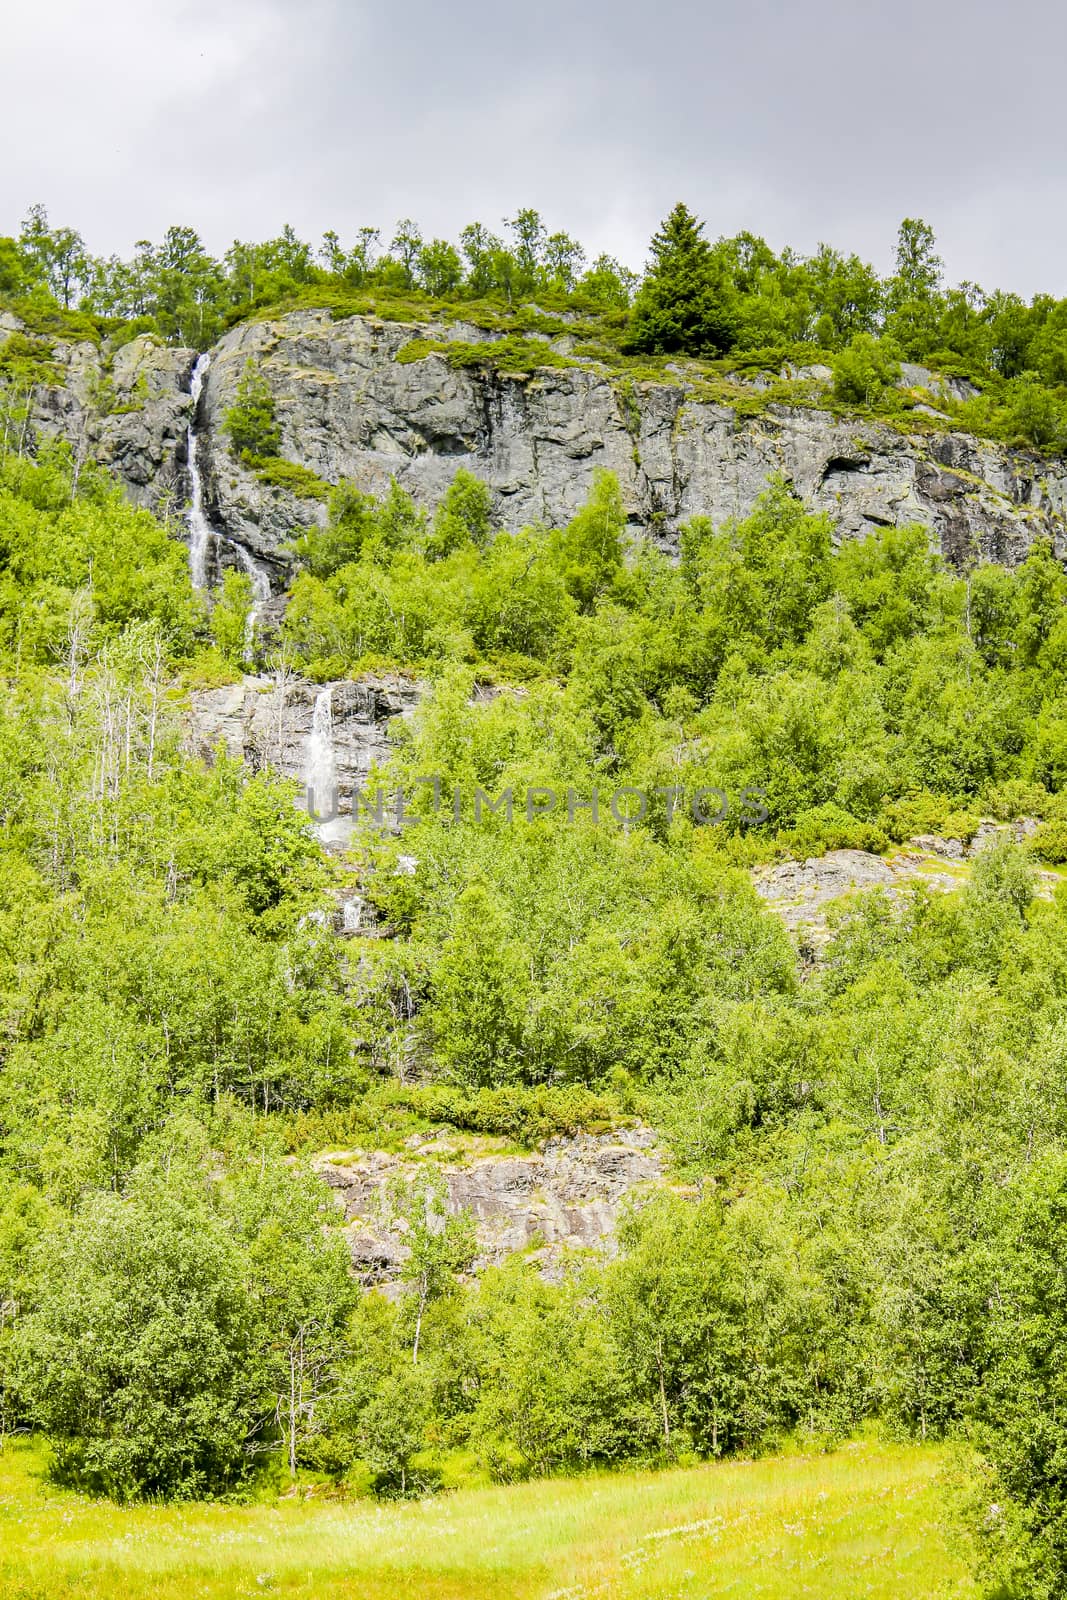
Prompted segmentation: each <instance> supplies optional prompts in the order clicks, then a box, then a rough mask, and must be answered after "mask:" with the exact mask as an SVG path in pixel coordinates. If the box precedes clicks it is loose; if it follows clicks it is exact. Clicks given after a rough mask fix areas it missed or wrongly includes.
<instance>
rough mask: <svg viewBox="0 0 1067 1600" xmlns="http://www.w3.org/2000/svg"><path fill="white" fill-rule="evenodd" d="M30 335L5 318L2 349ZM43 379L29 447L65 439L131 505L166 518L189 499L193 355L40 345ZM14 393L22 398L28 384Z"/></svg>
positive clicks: (146, 344) (0, 321)
mask: <svg viewBox="0 0 1067 1600" xmlns="http://www.w3.org/2000/svg"><path fill="white" fill-rule="evenodd" d="M12 335H17V336H19V337H20V338H24V337H25V334H24V330H23V328H22V324H21V323H20V322H19V321H18V319H17V318H16V317H14V316H12V315H11V313H10V312H0V350H2V348H3V346H4V344H5V343H6V342H7V340H8V339H9V338H10V337H11V336H12ZM34 348H36V349H38V350H39V351H40V356H41V360H42V363H43V364H44V367H45V376H44V377H43V378H41V380H40V381H38V382H36V383H34V384H33V387H32V390H31V391H30V394H29V417H28V427H27V434H28V436H29V439H30V441H31V442H39V441H42V440H46V439H50V438H55V437H59V438H63V439H67V440H68V441H69V442H70V444H71V446H72V448H73V450H74V452H75V456H76V457H77V458H80V459H82V460H94V461H99V462H100V463H102V464H103V465H104V466H107V467H109V468H111V470H112V471H113V472H114V473H115V475H116V476H117V477H118V478H119V480H120V482H121V483H123V485H124V486H125V488H126V490H127V491H128V493H129V495H130V497H131V499H133V500H135V501H136V502H137V504H138V505H143V506H148V507H149V508H150V509H151V510H153V511H158V512H161V513H166V512H168V511H169V512H178V511H180V510H181V508H182V506H183V504H184V502H185V500H186V498H187V495H188V489H187V483H186V473H185V441H186V433H187V431H188V427H189V414H190V410H191V400H190V396H189V384H190V379H191V374H192V369H193V362H194V360H195V359H196V352H195V351H193V350H181V349H174V348H171V347H168V346H165V345H161V344H160V343H159V342H158V341H157V340H155V339H152V338H149V337H147V336H144V335H142V336H141V337H140V338H137V339H132V340H131V341H130V342H129V343H128V344H124V345H122V346H120V348H119V349H117V350H114V351H112V350H110V349H109V348H108V346H107V345H106V344H104V345H98V344H95V343H93V342H91V341H90V340H87V339H86V340H79V341H67V340H62V339H60V340H48V341H44V342H39V343H37V342H35V345H34ZM14 389H15V391H16V393H17V394H18V396H19V398H20V399H21V398H22V393H23V386H22V384H21V383H19V382H18V381H16V383H15V385H14Z"/></svg>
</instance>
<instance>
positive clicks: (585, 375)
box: [0, 310, 1067, 574]
mask: <svg viewBox="0 0 1067 1600" xmlns="http://www.w3.org/2000/svg"><path fill="white" fill-rule="evenodd" d="M18 326H19V325H18V324H17V322H16V321H15V319H14V318H12V317H10V316H9V315H6V314H5V315H3V316H0V342H2V340H3V339H4V338H6V337H7V336H8V334H9V333H11V332H14V331H17V329H18ZM426 337H429V338H431V339H433V340H436V341H439V342H440V341H449V340H459V341H463V342H465V343H475V342H479V341H486V340H488V339H490V338H491V337H492V336H490V335H488V334H487V333H485V332H484V330H481V329H478V328H476V327H473V326H470V325H466V324H463V323H451V324H430V325H425V326H422V325H418V326H417V325H414V324H411V325H406V324H399V323H386V322H379V321H377V320H375V319H374V318H372V317H347V318H343V319H340V320H337V321H334V320H333V319H332V318H331V316H330V314H329V313H328V312H326V311H313V310H303V311H294V312H290V313H288V314H287V315H285V316H282V317H278V318H274V319H268V320H262V321H259V322H251V323H246V324H243V325H242V326H240V327H237V328H234V329H232V330H231V331H230V332H229V333H227V334H226V335H225V336H224V337H223V338H222V339H221V340H220V341H219V342H218V344H217V345H216V346H215V347H214V349H213V350H212V352H211V363H210V368H209V370H208V373H207V377H206V381H205V383H204V387H203V392H202V396H201V402H200V413H199V426H200V428H201V429H202V444H201V459H202V462H203V465H204V469H205V478H206V483H205V491H206V492H205V506H206V509H207V511H208V513H209V515H210V517H211V519H212V521H213V522H214V523H215V524H216V525H217V526H218V527H219V529H220V530H221V532H222V533H223V535H224V536H225V538H226V539H228V540H231V541H236V542H237V543H238V544H239V545H243V546H244V547H245V548H246V549H247V550H249V551H251V552H252V553H253V555H255V556H256V557H257V558H258V559H260V560H261V561H265V562H267V563H268V564H269V565H271V566H272V567H273V568H274V570H275V572H276V574H280V572H281V571H282V569H283V568H284V567H285V566H286V565H287V563H288V561H289V559H290V558H289V557H288V555H287V554H286V552H285V550H284V549H283V548H282V547H283V546H284V545H285V544H286V543H287V541H288V540H289V539H291V537H292V535H293V533H294V532H296V531H298V530H299V529H300V528H301V527H309V526H312V525H313V524H315V523H317V522H321V521H322V520H323V518H324V516H325V508H324V506H323V504H322V502H321V501H319V500H315V499H302V498H300V497H298V496H294V495H293V494H291V493H289V492H287V491H283V490H279V489H273V488H270V487H267V486H266V485H264V484H263V483H262V482H260V481H259V479H257V478H256V477H255V475H254V474H253V473H251V472H249V471H248V470H247V469H246V468H245V467H243V466H242V465H241V464H240V463H238V462H236V461H235V460H234V458H233V457H232V455H231V454H230V452H229V450H228V449H227V447H226V445H225V442H224V440H223V438H222V433H221V428H222V422H223V418H224V416H225V413H226V410H227V408H228V407H229V406H230V405H232V404H233V402H234V399H235V397H236V391H237V386H238V384H239V383H240V380H241V376H242V374H243V372H244V370H245V366H246V364H247V363H248V362H251V363H252V364H253V366H254V367H255V368H256V369H257V370H258V371H259V372H261V373H262V374H263V376H264V377H265V378H266V380H267V382H268V383H269V385H270V388H271V390H272V393H273V395H274V399H275V406H276V411H277V416H278V421H279V424H280V426H281V430H282V437H283V453H284V455H285V456H286V458H287V459H289V460H290V461H292V462H294V463H296V464H299V465H301V466H304V467H306V468H308V469H309V470H310V471H312V472H314V473H315V474H316V475H317V476H318V477H319V478H321V479H323V480H324V481H325V482H327V483H336V482H337V481H338V480H339V479H341V478H348V479H350V480H352V481H353V482H354V483H355V484H357V485H358V486H359V487H360V488H361V489H363V490H365V491H367V492H369V493H374V494H381V493H383V492H384V491H385V490H386V489H387V488H388V485H389V482H390V479H392V478H393V477H396V478H397V479H398V480H399V482H400V483H401V484H402V485H403V486H404V487H405V488H406V489H407V490H408V491H409V492H410V493H411V494H412V495H413V496H414V497H415V499H416V500H417V501H419V502H420V503H422V504H425V505H427V506H430V505H434V504H436V502H437V501H438V500H439V498H440V496H441V495H442V494H443V493H444V491H445V490H446V489H447V487H448V485H449V483H450V482H451V481H452V478H453V476H454V474H455V472H456V469H457V467H459V466H465V467H467V468H468V469H469V470H470V471H471V472H473V473H474V474H475V475H476V476H478V477H480V478H482V479H483V480H484V481H485V482H486V483H487V484H488V485H489V486H490V488H491V489H492V491H493V495H494V501H495V509H496V515H497V519H498V521H499V522H500V524H501V525H502V526H504V527H507V528H511V529H514V528H517V527H519V526H521V525H523V524H525V523H530V522H538V521H543V522H546V523H549V524H553V525H559V524H561V523H564V522H566V521H567V520H568V519H569V518H570V517H571V516H573V514H574V513H575V511H576V510H577V509H578V508H579V507H580V506H581V505H582V503H583V502H584V500H585V498H586V496H587V494H588V492H589V488H590V486H591V484H592V480H593V474H594V472H595V471H596V469H597V468H599V467H603V468H608V469H610V470H611V471H613V472H614V473H616V475H617V476H618V479H619V482H620V484H621V486H622V492H623V496H624V501H625V504H626V506H627V510H628V513H629V516H630V519H631V523H632V525H633V527H634V528H641V529H644V530H646V531H648V532H649V533H651V534H652V535H653V536H654V537H655V538H656V539H658V540H659V541H660V542H661V543H662V544H663V545H664V546H665V547H666V548H668V549H671V548H673V546H674V542H675V535H676V532H677V529H678V527H679V526H680V524H682V523H683V522H685V521H686V520H687V519H688V518H690V517H692V516H696V515H703V516H708V517H710V518H711V519H712V520H713V522H715V523H722V522H723V521H725V520H726V519H728V518H730V517H739V516H744V515H746V514H747V513H748V512H749V511H750V510H751V508H752V506H753V505H754V503H755V501H756V499H757V498H758V496H759V495H760V494H761V493H762V492H763V490H764V488H765V487H766V483H767V479H768V477H769V476H770V475H771V474H774V473H781V474H783V475H784V476H785V478H786V479H787V480H788V481H789V482H790V483H791V484H792V486H793V488H794V489H795V491H796V492H797V494H798V495H800V497H801V498H802V499H803V500H804V501H805V502H806V503H807V504H808V505H809V506H811V507H813V508H814V509H817V510H824V511H827V512H828V513H829V514H830V515H831V516H832V517H833V519H834V522H835V525H836V527H837V529H838V531H839V533H840V535H841V536H842V537H855V536H862V535H863V534H865V533H868V532H870V531H871V530H872V529H876V528H878V527H884V526H896V525H903V524H905V523H913V522H914V523H919V524H921V525H923V526H924V527H926V528H927V529H928V530H929V532H930V538H931V542H932V544H933V545H934V546H935V547H936V548H938V549H940V550H941V551H942V552H943V553H944V554H945V556H946V557H947V558H948V559H949V560H950V561H953V562H960V561H962V560H964V559H970V558H973V557H974V556H976V555H981V556H984V557H986V558H989V559H993V560H997V561H1002V562H1005V563H1007V564H1014V563H1015V562H1017V561H1018V560H1020V559H1021V558H1022V557H1023V556H1024V555H1025V553H1026V551H1027V549H1028V548H1029V546H1030V545H1031V544H1032V542H1033V540H1034V538H1035V537H1037V536H1039V535H1043V536H1048V537H1051V538H1052V539H1053V540H1054V542H1055V545H1056V548H1057V551H1058V552H1059V553H1060V554H1061V555H1064V554H1067V463H1063V462H1049V461H1046V460H1044V459H1042V458H1040V457H1037V456H1035V455H1032V454H1030V453H1027V452H1025V451H1018V450H1010V449H1007V448H1005V447H1003V446H1000V445H996V444H989V443H984V442H982V441H979V440H976V439H974V438H971V437H970V436H968V435H965V434H961V433H951V432H949V433H942V434H938V435H916V436H905V435H904V434H901V433H900V432H898V431H896V430H895V429H891V428H887V427H884V426H881V425H879V424H874V423H868V422H861V421H858V420H855V419H845V420H838V419H836V418H835V417H834V416H833V415H832V414H831V413H830V412H829V411H821V410H811V409H805V408H800V407H795V406H794V407H790V406H785V405H774V406H771V407H769V408H768V409H767V410H766V411H764V412H763V413H762V414H761V415H759V416H756V417H742V416H739V415H738V414H737V412H736V411H735V410H734V409H732V408H731V407H729V406H726V405H717V404H712V403H710V402H708V401H707V400H703V399H701V398H700V397H699V392H698V391H696V390H694V389H693V388H692V386H690V385H687V383H686V381H685V378H684V375H683V374H682V372H681V369H679V377H678V381H677V383H672V384H663V383H655V384H652V383H647V384H636V385H633V386H632V387H631V390H630V392H629V393H628V395H627V396H626V398H625V400H624V399H623V397H622V396H621V395H620V393H619V392H618V390H617V388H616V387H615V386H614V385H613V383H612V382H611V381H610V379H609V378H608V377H607V376H606V375H605V374H604V373H603V372H601V371H600V370H598V369H597V368H595V367H594V366H592V365H587V366H576V367H573V368H566V369H554V368H542V369H540V370H538V371H536V372H534V373H532V374H530V375H527V376H523V375H508V374H498V373H492V372H487V371H482V370H475V369H465V370H460V371H453V369H452V368H451V367H450V366H449V365H448V362H447V361H446V360H445V359H444V357H443V356H442V355H441V354H440V353H429V354H425V355H424V356H423V357H422V359H419V360H414V361H410V362H405V361H398V360H397V357H398V355H399V354H400V352H401V351H402V350H403V349H404V347H405V346H406V345H409V344H410V343H411V341H412V340H413V339H414V338H426ZM556 347H557V348H562V346H561V345H560V342H559V341H557V342H556ZM52 359H53V360H54V362H55V363H56V365H57V367H58V369H59V370H60V372H61V375H62V380H63V381H62V383H61V384H59V385H58V386H54V387H48V388H46V387H44V386H39V387H38V389H37V390H36V391H35V396H34V406H33V427H34V430H35V432H36V433H37V434H38V435H40V436H47V435H49V434H61V435H64V436H65V437H67V438H69V439H70V440H71V441H72V442H73V443H74V444H75V447H76V448H78V449H81V450H83V451H85V452H88V453H89V454H90V455H92V456H95V457H97V458H98V459H100V460H102V461H106V462H107V463H108V464H109V465H111V466H112V467H113V468H114V470H115V471H116V473H117V474H118V476H119V477H120V479H121V480H122V482H123V483H124V484H125V485H126V487H127V489H128V491H129V492H130V494H131V495H132V496H133V497H134V498H135V499H136V500H138V502H139V503H141V504H146V505H150V506H152V507H153V508H157V509H158V508H166V507H167V506H168V505H169V506H172V507H176V508H177V507H180V506H181V505H182V504H183V503H184V502H185V501H186V500H187V499H188V495H189V484H188V473H187V470H186V448H185V434H186V429H187V426H188V420H189V409H190V404H191V402H190V399H189V381H190V374H191V370H192V365H193V359H194V352H193V351H190V350H175V349H167V348H164V347H161V346H159V345H157V344H155V342H154V341H153V340H152V339H150V338H147V337H142V338H140V339H135V340H133V341H132V342H131V343H130V344H128V345H126V346H124V347H123V348H122V349H120V350H118V351H116V352H115V353H114V355H113V356H112V355H109V354H108V352H107V349H106V346H105V347H104V348H103V349H102V350H100V349H97V347H96V346H94V345H92V344H89V343H68V344H64V343H62V342H60V343H58V344H56V345H55V347H54V350H53V352H52ZM804 370H805V376H807V377H808V378H810V379H811V381H812V382H813V383H815V384H816V385H818V384H824V383H825V382H826V370H825V369H821V368H810V369H804ZM905 378H906V380H907V381H909V382H912V383H913V384H915V383H917V384H919V385H920V387H923V388H925V389H927V390H929V392H930V393H931V394H932V395H933V396H934V397H935V398H936V397H938V396H951V397H952V398H960V397H961V394H957V393H956V390H957V389H960V385H959V384H958V383H955V380H951V381H950V380H947V379H946V380H942V379H939V378H936V377H935V376H934V375H933V374H930V373H927V372H926V371H925V369H922V368H914V369H910V368H909V369H908V372H907V373H906V374H905ZM954 384H955V387H954ZM108 385H110V388H108ZM752 387H753V388H758V387H759V384H758V383H754V384H753V385H752ZM105 391H106V392H105ZM961 393H962V391H961ZM101 394H103V395H104V399H103V400H101V398H100V396H101ZM127 408H130V409H127ZM223 550H224V552H225V546H224V547H223ZM231 553H232V552H231Z"/></svg>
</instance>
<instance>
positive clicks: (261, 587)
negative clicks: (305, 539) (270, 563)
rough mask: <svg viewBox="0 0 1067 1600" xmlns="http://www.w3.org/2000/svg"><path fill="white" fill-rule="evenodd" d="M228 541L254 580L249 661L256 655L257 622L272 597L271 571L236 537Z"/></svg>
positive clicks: (247, 641)
mask: <svg viewBox="0 0 1067 1600" xmlns="http://www.w3.org/2000/svg"><path fill="white" fill-rule="evenodd" d="M227 543H228V544H229V545H230V546H231V548H232V549H233V550H234V551H235V552H236V554H237V559H238V561H239V562H240V563H241V566H242V567H243V568H244V570H245V572H246V573H247V574H248V576H249V577H250V578H251V580H252V604H251V607H250V608H249V612H248V616H247V617H246V618H245V649H244V656H245V661H246V662H247V661H251V660H252V658H253V656H254V655H255V646H256V624H257V623H258V621H259V619H260V615H261V614H262V611H263V607H264V606H265V605H266V603H267V601H268V600H269V599H270V573H269V572H268V571H267V569H266V567H265V566H263V564H262V563H261V562H259V561H257V560H256V558H255V556H254V555H253V554H252V552H251V551H250V550H246V549H245V547H244V545H243V544H238V543H237V541H236V540H235V539H229V540H227Z"/></svg>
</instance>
